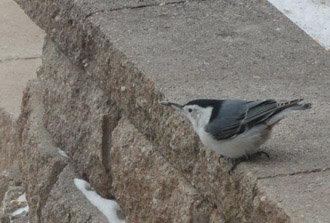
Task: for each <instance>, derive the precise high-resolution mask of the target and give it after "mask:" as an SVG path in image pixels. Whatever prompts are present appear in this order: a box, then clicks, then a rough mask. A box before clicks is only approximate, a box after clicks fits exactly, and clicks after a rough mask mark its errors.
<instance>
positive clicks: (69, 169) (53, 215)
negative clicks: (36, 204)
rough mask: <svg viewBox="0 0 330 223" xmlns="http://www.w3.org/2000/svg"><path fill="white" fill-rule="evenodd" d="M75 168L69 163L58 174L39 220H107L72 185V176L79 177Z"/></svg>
mask: <svg viewBox="0 0 330 223" xmlns="http://www.w3.org/2000/svg"><path fill="white" fill-rule="evenodd" d="M75 169H76V168H74V167H73V166H72V165H71V164H69V165H67V166H66V167H65V168H64V169H63V171H62V172H61V174H60V175H59V176H58V180H57V182H56V183H55V184H54V185H53V187H52V190H51V191H50V193H49V196H48V199H47V203H46V205H45V206H44V207H43V209H42V211H41V222H54V223H58V222H70V223H85V222H86V223H107V222H108V221H107V219H106V218H105V216H104V215H103V214H102V213H101V212H100V211H99V210H97V208H96V207H94V206H93V205H92V204H91V203H90V202H89V201H88V200H87V199H86V198H85V196H84V195H83V194H82V193H81V191H79V190H78V189H77V188H76V186H75V185H74V183H73V180H74V178H81V176H80V175H79V174H78V173H76V172H75V171H76V170H75Z"/></svg>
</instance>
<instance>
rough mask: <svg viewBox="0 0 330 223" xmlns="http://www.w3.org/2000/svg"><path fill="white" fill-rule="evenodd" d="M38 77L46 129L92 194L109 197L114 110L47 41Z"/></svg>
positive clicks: (98, 89)
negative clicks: (90, 186)
mask: <svg viewBox="0 0 330 223" xmlns="http://www.w3.org/2000/svg"><path fill="white" fill-rule="evenodd" d="M38 75H39V78H40V79H42V80H43V83H44V90H43V92H42V97H43V106H44V108H45V115H44V123H45V126H46V128H47V129H48V131H49V132H50V133H51V134H52V137H53V138H54V141H55V142H56V143H57V145H58V146H59V147H60V148H61V149H62V150H63V151H65V152H66V153H67V154H68V156H69V157H72V159H73V161H74V162H75V163H76V165H77V167H78V168H79V169H80V170H82V171H84V173H85V174H86V177H87V178H88V181H89V182H90V183H91V185H92V186H93V187H94V188H95V189H96V191H97V192H98V193H99V194H101V195H102V196H104V197H106V198H111V197H112V195H111V192H110V189H111V188H110V187H109V185H111V177H110V175H109V174H108V171H109V167H108V157H107V156H108V149H109V148H108V147H109V145H110V144H111V132H112V129H114V128H115V126H116V125H117V122H118V120H119V118H120V114H119V109H118V107H117V106H115V105H114V103H113V102H112V101H111V100H110V99H109V98H108V97H107V96H106V95H105V93H104V92H103V91H102V90H101V89H100V88H99V87H97V85H96V84H95V83H94V82H92V81H91V79H90V78H89V77H88V76H87V75H86V74H85V73H84V71H83V70H82V69H80V68H79V67H77V66H74V65H72V64H71V63H70V62H69V59H68V58H67V57H66V56H64V55H63V54H61V53H58V52H57V51H56V49H55V46H54V44H53V43H52V42H51V41H50V40H49V39H47V40H46V43H45V46H44V53H43V66H42V68H41V70H40V71H39V73H38ZM59 102H60V103H59ZM77 120H79V121H77Z"/></svg>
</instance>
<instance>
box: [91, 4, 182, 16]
mask: <svg viewBox="0 0 330 223" xmlns="http://www.w3.org/2000/svg"><path fill="white" fill-rule="evenodd" d="M185 2H186V1H185V0H184V1H177V2H164V3H165V5H174V4H182V3H185ZM159 5H160V4H148V5H137V6H124V7H120V8H114V9H105V10H96V11H94V12H91V13H89V14H87V15H86V16H85V19H88V18H89V17H91V16H93V15H95V14H97V13H109V12H116V11H121V10H125V9H140V8H147V7H154V6H159ZM165 5H164V6H165Z"/></svg>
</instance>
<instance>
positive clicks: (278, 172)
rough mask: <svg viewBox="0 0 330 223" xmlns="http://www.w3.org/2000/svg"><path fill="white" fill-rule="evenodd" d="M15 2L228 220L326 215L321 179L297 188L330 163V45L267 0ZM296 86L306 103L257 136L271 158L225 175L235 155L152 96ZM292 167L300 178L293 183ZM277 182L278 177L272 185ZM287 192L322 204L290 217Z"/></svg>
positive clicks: (286, 93)
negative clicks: (207, 143) (263, 138)
mask: <svg viewBox="0 0 330 223" xmlns="http://www.w3.org/2000/svg"><path fill="white" fill-rule="evenodd" d="M17 2H19V3H20V4H21V6H22V7H23V8H24V9H25V11H26V12H27V13H28V14H29V15H30V16H31V18H33V19H34V20H35V21H36V22H37V23H38V24H39V25H40V26H41V27H43V28H44V29H45V30H46V32H47V33H48V34H49V35H50V37H51V38H52V39H53V40H54V42H55V45H56V46H57V47H58V49H59V50H60V51H62V52H64V53H65V54H66V55H67V56H68V57H69V58H70V60H71V61H72V62H73V63H75V64H77V65H78V66H80V67H81V68H82V69H84V70H85V71H86V72H87V74H88V75H89V76H91V77H92V80H93V81H95V83H96V84H97V85H98V86H99V87H100V88H102V89H103V91H104V92H105V93H106V94H107V95H108V96H109V98H110V99H111V100H113V101H114V102H115V103H116V105H117V106H118V107H119V108H120V110H121V111H122V112H123V113H124V114H126V115H127V117H128V118H129V119H130V122H131V123H132V124H133V125H134V126H135V127H136V129H138V131H139V132H140V133H142V134H144V136H145V137H146V138H147V140H149V141H150V142H151V143H152V144H154V147H153V148H154V149H155V151H157V152H159V153H160V154H162V156H164V157H165V159H166V160H168V161H169V162H170V163H171V164H173V166H174V168H176V169H177V170H178V171H179V172H180V173H181V174H182V175H183V176H184V177H185V178H186V179H187V181H188V182H190V183H191V185H193V186H194V187H195V188H196V190H198V191H199V192H200V193H201V194H202V195H203V196H204V197H205V198H206V199H207V200H208V201H209V202H210V203H213V204H214V205H216V206H217V207H218V209H219V210H221V212H222V213H224V217H225V218H226V219H225V220H226V221H228V222H254V223H255V222H300V220H301V221H302V222H309V219H313V218H314V219H321V220H320V222H322V219H330V216H329V212H328V211H327V210H328V207H327V206H326V205H322V204H323V203H326V202H327V201H328V198H327V197H326V196H320V194H322V192H323V189H324V185H323V186H319V187H316V188H315V190H310V191H307V190H305V189H304V188H305V187H308V186H306V185H308V184H309V182H311V180H312V179H314V178H315V177H317V176H318V175H317V174H320V175H323V174H328V172H329V171H330V150H329V145H330V141H329V136H328V133H329V132H330V118H329V113H330V107H329V104H330V99H329V93H330V90H329V89H330V77H329V70H330V60H329V59H330V57H329V53H328V52H326V51H325V50H323V49H322V48H321V47H320V46H319V45H318V44H316V43H315V42H314V41H312V40H311V39H310V38H309V37H308V36H307V35H306V34H305V33H304V32H303V31H301V30H300V29H299V28H298V27H296V26H295V25H294V24H293V23H292V22H290V21H289V20H288V19H287V18H285V17H284V16H283V15H282V14H281V13H280V12H278V11H277V10H276V9H275V8H274V7H272V6H271V5H270V4H269V3H268V2H266V1H265V0H254V1H249V2H246V1H242V0H235V1H234V0H227V1H212V0H208V1H192V2H190V1H189V2H181V3H173V4H167V5H164V6H160V5H148V4H146V5H143V7H142V6H139V7H135V6H134V7H133V6H132V7H119V8H116V9H115V10H114V8H115V5H116V4H117V3H114V2H112V1H110V2H109V1H98V3H97V4H101V3H102V4H105V5H107V6H106V7H105V8H106V9H109V10H103V11H102V10H101V11H100V10H96V11H95V10H94V9H95V7H96V8H97V7H98V6H97V4H96V3H95V5H94V3H93V2H90V1H89V2H86V1H47V2H45V4H39V1H37V0H29V1H26V0H25V1H21V0H17ZM45 11H46V12H47V13H42V12H45ZM54 18H55V19H54ZM301 97H303V98H305V100H306V101H308V102H312V103H313V109H311V110H309V111H307V112H301V113H299V114H296V115H293V116H291V117H289V118H287V119H285V120H283V121H282V122H281V124H280V125H279V126H278V127H277V128H275V131H274V135H273V138H272V139H271V140H270V141H269V142H268V143H267V144H266V145H265V147H264V148H265V150H266V151H267V152H269V153H270V155H271V160H270V161H268V160H266V159H262V158H260V159H257V160H253V161H251V162H247V163H243V164H241V165H240V166H239V167H238V168H237V170H236V172H235V174H233V175H232V176H229V175H228V174H227V171H228V169H229V168H230V167H231V165H230V162H228V161H226V160H224V161H222V162H221V163H220V164H219V163H218V161H217V157H216V156H215V154H214V153H212V152H210V151H208V150H206V149H205V148H202V147H201V144H200V143H199V139H198V138H197V137H196V135H195V133H194V132H193V131H192V129H191V127H190V125H189V124H188V123H187V120H185V119H184V118H182V117H181V116H179V115H178V114H176V113H174V112H173V111H171V110H169V109H167V108H163V107H160V106H159V105H158V101H160V100H164V99H166V100H172V101H173V100H174V101H176V102H179V103H184V102H187V101H189V100H191V99H193V98H242V99H247V100H252V99H260V98H275V99H294V98H301ZM182 121H185V123H184V124H183V122H182ZM311 172H315V173H311ZM299 176H301V179H299V182H300V185H305V186H302V187H298V189H297V191H295V190H294V188H295V185H297V184H296V183H295V181H296V180H297V178H299ZM319 179H321V180H320V181H322V180H323V179H324V180H326V179H327V178H326V177H324V178H322V177H320V178H319ZM277 181H278V182H282V183H280V184H276V188H274V187H272V185H273V184H275V183H277ZM286 183H289V184H290V186H292V187H288V186H287V185H286ZM303 191H305V192H303ZM276 192H277V193H278V192H281V193H282V194H281V195H278V196H274V194H276ZM294 192H295V193H294ZM291 196H292V197H295V199H297V200H296V201H297V202H300V203H308V204H309V205H314V206H316V207H318V211H317V212H315V211H313V210H314V209H312V208H310V209H308V208H302V207H300V208H301V210H299V211H298V212H297V213H299V214H300V213H302V212H306V213H305V215H304V216H309V217H306V218H304V219H301V218H297V216H298V215H295V214H294V213H293V209H292V206H293V205H291V204H292V203H290V199H291ZM313 196H316V197H318V199H315V200H311V199H310V198H311V197H313ZM259 198H260V200H257V199H259ZM318 204H320V205H318ZM318 214H320V215H323V216H316V215H318Z"/></svg>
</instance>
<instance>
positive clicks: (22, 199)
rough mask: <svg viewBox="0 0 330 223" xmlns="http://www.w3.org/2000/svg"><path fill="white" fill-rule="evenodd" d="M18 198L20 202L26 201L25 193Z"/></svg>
mask: <svg viewBox="0 0 330 223" xmlns="http://www.w3.org/2000/svg"><path fill="white" fill-rule="evenodd" d="M16 200H17V201H19V202H26V196H25V193H24V194H22V195H21V196H19V197H18V198H17V199H16Z"/></svg>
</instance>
